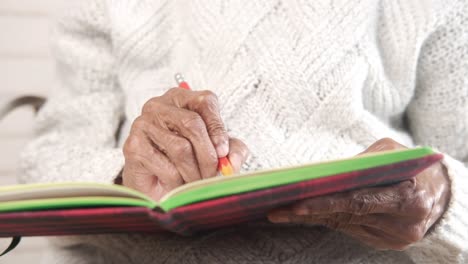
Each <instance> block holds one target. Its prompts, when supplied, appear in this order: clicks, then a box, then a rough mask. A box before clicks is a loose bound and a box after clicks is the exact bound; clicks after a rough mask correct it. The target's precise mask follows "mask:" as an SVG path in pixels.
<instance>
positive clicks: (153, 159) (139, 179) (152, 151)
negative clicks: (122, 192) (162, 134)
mask: <svg viewBox="0 0 468 264" xmlns="http://www.w3.org/2000/svg"><path fill="white" fill-rule="evenodd" d="M124 151H125V153H126V155H125V159H126V160H125V163H126V165H125V168H124V169H125V170H127V171H128V170H130V171H131V173H129V174H127V175H131V177H124V178H123V182H124V185H126V186H130V187H132V188H135V189H137V190H140V191H142V192H143V193H145V194H148V195H149V196H150V197H152V198H158V190H157V188H156V184H157V183H158V182H161V185H162V186H163V187H164V189H165V190H167V191H169V190H172V189H174V188H176V187H178V186H180V185H182V184H183V183H184V181H183V179H182V177H181V176H180V174H179V172H178V171H177V169H176V168H175V166H174V165H173V164H172V163H171V162H170V161H169V160H168V158H167V157H166V156H165V155H164V154H163V153H161V152H160V151H159V150H157V149H156V148H154V147H153V146H152V144H151V141H150V140H149V139H148V138H147V137H146V135H145V134H144V133H142V132H141V131H135V130H133V131H132V134H131V135H130V136H129V138H128V139H127V141H126V143H125V147H124ZM127 165H128V166H127ZM124 175H125V174H124Z"/></svg>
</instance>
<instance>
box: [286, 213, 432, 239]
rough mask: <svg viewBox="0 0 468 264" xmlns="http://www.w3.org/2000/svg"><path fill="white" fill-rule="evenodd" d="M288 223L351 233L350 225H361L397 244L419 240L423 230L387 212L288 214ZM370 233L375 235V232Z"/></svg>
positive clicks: (408, 219)
mask: <svg viewBox="0 0 468 264" xmlns="http://www.w3.org/2000/svg"><path fill="white" fill-rule="evenodd" d="M288 222H290V223H306V224H312V225H324V226H327V227H328V228H330V229H334V230H338V231H342V232H344V233H348V234H350V233H352V232H353V231H352V230H350V228H351V227H353V226H354V227H355V226H362V227H366V228H368V229H369V230H375V232H377V231H378V236H379V237H385V238H386V240H387V241H391V242H392V243H397V244H399V245H408V244H411V243H414V242H417V241H419V240H421V238H422V237H423V234H424V233H423V232H422V229H421V226H420V225H417V224H415V223H414V221H412V219H410V218H404V217H394V216H392V215H388V214H369V215H364V216H362V215H354V214H347V213H337V214H331V215H307V216H297V215H289V216H288ZM375 232H374V233H372V234H373V235H376V233H375Z"/></svg>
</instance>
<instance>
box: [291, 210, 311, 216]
mask: <svg viewBox="0 0 468 264" xmlns="http://www.w3.org/2000/svg"><path fill="white" fill-rule="evenodd" d="M294 213H295V214H296V215H308V214H309V210H308V209H307V208H294Z"/></svg>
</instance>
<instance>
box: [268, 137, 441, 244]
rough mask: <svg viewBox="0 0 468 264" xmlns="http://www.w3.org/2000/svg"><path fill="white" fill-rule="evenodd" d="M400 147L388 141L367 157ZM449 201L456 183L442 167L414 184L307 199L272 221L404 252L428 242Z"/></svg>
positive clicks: (427, 172)
mask: <svg viewBox="0 0 468 264" xmlns="http://www.w3.org/2000/svg"><path fill="white" fill-rule="evenodd" d="M399 148H405V147H404V146H402V145H400V144H399V143H397V142H395V141H394V140H392V139H388V138H386V139H381V140H379V141H377V142H376V143H374V144H373V145H372V146H370V147H369V148H368V149H367V150H366V151H365V152H364V153H368V152H377V151H385V150H392V149H399ZM449 199H450V181H449V179H448V176H447V172H446V169H445V167H444V165H442V163H440V162H439V163H437V164H435V165H433V166H431V167H429V168H427V169H426V170H424V171H423V172H421V173H420V174H418V175H417V176H416V177H415V178H413V179H411V180H407V181H403V182H400V183H397V184H394V185H391V186H385V187H371V188H364V189H358V190H355V191H350V192H343V193H336V194H332V195H326V196H320V197H316V198H311V199H306V200H303V201H300V202H298V203H296V204H293V205H291V206H288V207H286V208H281V209H276V210H273V211H272V212H270V213H269V215H268V218H269V219H270V221H272V222H274V223H302V224H312V225H324V226H326V227H328V228H331V229H334V230H338V231H341V232H343V233H345V234H348V235H350V236H352V237H354V238H356V239H357V240H359V241H361V242H363V243H364V244H367V245H369V246H371V247H374V248H376V249H381V250H386V249H392V250H403V249H405V248H406V247H407V246H409V245H411V244H412V243H415V242H417V241H420V240H421V239H422V238H423V237H424V235H425V234H426V232H427V231H428V230H429V228H431V226H432V225H433V224H434V223H435V222H436V221H437V220H438V219H439V218H440V217H441V216H442V214H443V213H444V211H445V209H446V207H447V204H448V201H449Z"/></svg>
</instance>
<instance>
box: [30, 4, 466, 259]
mask: <svg viewBox="0 0 468 264" xmlns="http://www.w3.org/2000/svg"><path fill="white" fill-rule="evenodd" d="M70 2H72V1H70ZM73 2H79V3H77V4H75V5H78V6H74V7H70V8H69V9H68V12H67V15H66V16H65V18H64V19H63V20H61V21H60V22H59V23H58V27H57V30H56V34H55V42H54V43H55V46H54V49H53V51H54V52H55V55H56V58H57V63H58V64H57V66H58V67H57V68H58V70H59V74H60V77H61V78H62V81H63V89H62V90H61V91H60V92H59V93H57V94H56V95H54V96H53V97H52V98H50V100H49V102H48V103H47V105H46V106H45V108H44V109H43V110H42V111H41V113H40V115H39V117H38V120H37V122H38V130H37V131H38V136H37V138H36V139H35V140H34V141H33V142H32V143H31V144H30V145H29V146H28V147H27V148H26V150H25V152H24V155H23V159H22V169H23V173H22V176H21V180H22V181H23V182H50V181H97V182H108V183H110V182H112V180H113V179H114V177H115V176H116V175H117V174H118V172H119V171H120V170H121V169H122V167H123V165H124V159H123V155H122V151H121V148H120V146H121V145H122V142H123V141H124V140H125V138H126V136H127V135H128V130H129V129H128V128H129V126H130V125H131V123H132V120H133V119H134V118H135V117H137V116H138V115H139V113H140V111H141V107H142V104H143V103H144V102H145V101H147V100H148V99H149V98H151V97H154V96H158V95H161V94H162V93H164V92H165V91H166V90H167V89H168V88H170V87H173V86H174V85H175V84H174V80H173V76H174V73H175V72H182V73H184V74H185V76H186V78H187V79H188V80H189V81H190V83H191V85H192V86H193V87H194V88H196V89H211V90H213V91H214V92H215V93H216V94H217V95H218V97H219V101H220V103H221V107H222V111H221V114H222V116H223V118H224V120H225V123H226V125H227V127H228V130H229V133H230V135H232V136H235V137H239V138H241V139H243V140H244V141H245V142H246V143H247V144H248V146H249V147H250V149H251V151H252V154H253V155H252V156H253V157H252V159H251V160H250V161H249V162H248V164H247V165H246V166H245V169H246V170H257V169H260V168H271V167H278V166H283V165H291V164H298V163H304V162H310V161H317V160H324V159H332V158H340V157H345V156H352V155H355V154H356V153H358V152H360V151H362V150H364V149H365V148H366V147H367V146H368V145H369V144H371V143H373V142H374V141H376V140H377V139H379V138H382V137H392V138H394V139H396V140H397V141H400V142H401V143H403V144H406V145H408V146H412V145H415V144H419V145H431V146H434V147H436V148H438V149H439V150H441V151H443V152H444V153H446V154H447V155H446V156H447V157H446V158H445V164H446V166H447V167H448V171H449V174H450V178H451V181H452V185H451V188H452V198H451V199H452V200H451V202H450V205H449V208H448V211H447V212H446V213H445V214H444V216H443V219H442V220H441V221H440V222H439V223H438V224H437V226H436V227H435V228H434V230H432V232H431V233H430V234H428V235H427V236H426V237H425V238H424V240H423V241H421V242H419V243H417V244H415V245H414V246H412V247H411V248H410V249H408V250H406V251H404V252H392V251H386V252H381V251H375V250H373V249H370V248H368V247H365V246H362V245H361V244H359V243H358V242H357V241H354V240H353V239H351V238H348V237H346V236H344V235H342V234H340V233H337V232H332V231H329V230H326V229H324V228H318V227H300V226H284V225H273V224H267V223H252V224H249V225H246V226H245V227H243V228H228V229H223V230H220V231H215V232H210V233H209V234H204V235H200V236H194V237H189V238H187V237H179V236H177V235H174V234H166V233H164V234H160V235H152V236H144V235H136V234H128V235H127V234H125V235H100V236H82V237H67V238H61V239H56V240H53V241H55V244H56V245H55V250H53V251H52V252H50V254H49V258H48V260H47V263H100V262H102V263H114V262H115V263H130V262H133V263H159V262H161V263H162V262H164V263H211V262H214V263H221V262H222V263H412V262H415V263H443V262H446V263H466V262H467V261H468V253H467V251H468V170H467V169H466V167H465V165H463V164H462V163H461V162H467V161H468V147H467V142H468V102H467V100H468V56H467V55H468V4H466V1H463V0H459V1H438V0H432V1H430V0H427V1H425V0H380V1H379V0H335V1H331V0H329V1H328V0H320V1H307V0H291V1H289V0H287V1H286V0H256V1H254V0H236V1H235V0H229V1H228V0H210V1H201V0H192V1H188V0H186V1H185V0H166V1H163V0H160V1H156V0H113V1H110V0H109V1H105V0H86V1H85V0H82V1H73ZM123 117H125V118H126V122H125V123H124V127H123V130H122V132H121V134H120V140H118V141H116V140H115V139H114V135H115V133H116V131H117V127H118V124H119V120H121V118H123ZM452 157H453V158H452ZM457 160H458V161H457ZM460 161H461V162H460Z"/></svg>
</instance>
